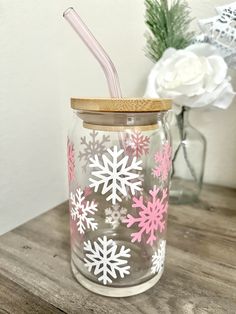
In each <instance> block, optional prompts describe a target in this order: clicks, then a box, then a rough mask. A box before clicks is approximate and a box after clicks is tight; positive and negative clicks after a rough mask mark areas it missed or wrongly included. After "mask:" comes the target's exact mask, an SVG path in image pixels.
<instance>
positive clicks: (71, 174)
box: [67, 138, 75, 183]
mask: <svg viewBox="0 0 236 314" xmlns="http://www.w3.org/2000/svg"><path fill="white" fill-rule="evenodd" d="M67 162H68V180H69V183H70V182H71V181H73V180H74V178H75V149H74V144H73V143H72V142H71V141H70V140H69V138H68V140H67Z"/></svg>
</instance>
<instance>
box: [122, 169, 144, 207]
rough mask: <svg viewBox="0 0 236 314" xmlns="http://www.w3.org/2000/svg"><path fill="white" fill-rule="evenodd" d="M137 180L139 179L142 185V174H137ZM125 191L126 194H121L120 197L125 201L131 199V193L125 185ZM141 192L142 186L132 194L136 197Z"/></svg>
mask: <svg viewBox="0 0 236 314" xmlns="http://www.w3.org/2000/svg"><path fill="white" fill-rule="evenodd" d="M139 180H140V181H141V183H142V185H143V182H144V174H140V175H139ZM126 191H127V195H122V196H121V197H122V199H123V200H125V201H126V202H128V201H130V200H132V194H131V193H130V189H129V187H128V186H127V187H126ZM142 192H143V188H142V187H141V189H140V191H136V192H135V193H134V196H136V197H138V196H139V195H140V194H141V193H142Z"/></svg>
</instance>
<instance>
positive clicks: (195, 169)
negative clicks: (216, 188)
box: [170, 108, 206, 204]
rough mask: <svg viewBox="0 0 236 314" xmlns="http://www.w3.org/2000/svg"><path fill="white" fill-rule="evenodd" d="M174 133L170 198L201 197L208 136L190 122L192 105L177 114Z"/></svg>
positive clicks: (191, 199) (176, 200)
mask: <svg viewBox="0 0 236 314" xmlns="http://www.w3.org/2000/svg"><path fill="white" fill-rule="evenodd" d="M171 136H172V147H173V159H172V174H171V188H170V202H171V203H177V204H183V203H191V202H194V201H196V200H197V199H198V196H199V193H200V191H201V187H202V182H203V175H204V166H205V156H206V139H205V137H204V135H203V134H202V133H201V132H199V131H198V130H197V129H195V128H194V127H193V126H192V125H191V124H190V123H189V109H186V108H183V109H182V112H181V113H180V114H179V115H176V123H175V125H174V126H172V127H171Z"/></svg>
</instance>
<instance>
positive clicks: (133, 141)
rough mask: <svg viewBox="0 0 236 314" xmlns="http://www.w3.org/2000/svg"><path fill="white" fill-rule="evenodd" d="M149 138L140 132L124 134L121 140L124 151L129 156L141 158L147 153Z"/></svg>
mask: <svg viewBox="0 0 236 314" xmlns="http://www.w3.org/2000/svg"><path fill="white" fill-rule="evenodd" d="M149 142H150V138H149V137H148V136H145V135H143V134H142V133H141V132H140V131H134V132H132V133H126V134H125V136H124V139H123V147H124V151H125V152H126V154H127V155H129V156H136V157H141V156H142V155H146V154H148V152H149Z"/></svg>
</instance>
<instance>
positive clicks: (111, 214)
mask: <svg viewBox="0 0 236 314" xmlns="http://www.w3.org/2000/svg"><path fill="white" fill-rule="evenodd" d="M126 214H127V209H126V208H124V207H120V205H119V204H118V203H117V204H115V205H112V207H109V208H106V209H105V215H106V220H105V222H106V223H109V224H111V225H112V226H113V228H116V227H118V226H119V225H120V223H121V222H123V220H124V219H125V218H126Z"/></svg>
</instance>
